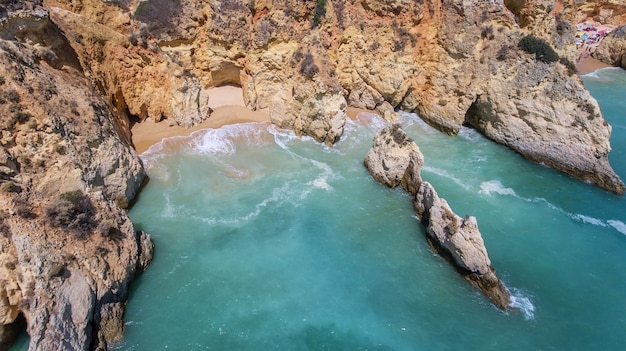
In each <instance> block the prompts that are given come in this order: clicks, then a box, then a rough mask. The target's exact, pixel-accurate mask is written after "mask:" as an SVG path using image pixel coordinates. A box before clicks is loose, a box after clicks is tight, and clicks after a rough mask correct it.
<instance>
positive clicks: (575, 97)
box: [465, 62, 624, 194]
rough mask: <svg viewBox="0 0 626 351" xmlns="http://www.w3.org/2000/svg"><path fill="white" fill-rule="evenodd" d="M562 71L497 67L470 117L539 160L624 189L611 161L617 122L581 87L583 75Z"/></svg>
mask: <svg viewBox="0 0 626 351" xmlns="http://www.w3.org/2000/svg"><path fill="white" fill-rule="evenodd" d="M522 67H524V68H523V70H522ZM560 70H561V68H560V67H558V66H555V65H549V64H545V63H542V62H533V65H528V64H527V63H523V62H510V63H509V64H508V65H500V66H498V67H494V74H493V75H492V78H491V80H490V81H489V82H488V86H487V87H486V89H485V91H484V92H483V93H482V94H479V95H478V96H477V98H476V101H475V102H474V103H473V104H472V106H470V108H469V109H468V111H467V114H466V116H465V121H466V122H468V123H470V124H471V125H473V126H474V127H476V128H477V129H478V130H479V131H480V132H482V133H483V134H485V135H486V136H487V137H489V138H491V139H493V140H495V141H497V142H498V143H500V144H503V145H506V146H508V147H510V148H511V149H513V150H515V151H517V152H519V153H520V154H521V155H522V156H524V157H526V158H528V159H530V160H532V161H534V162H538V163H543V164H545V165H547V166H549V167H552V168H554V169H557V170H559V171H562V172H564V173H567V174H570V175H572V176H574V177H576V178H579V179H583V180H585V181H588V182H591V183H593V184H596V185H598V186H600V187H601V188H604V189H606V190H609V191H612V192H615V193H617V194H623V193H624V183H623V182H622V181H621V180H620V178H619V176H618V175H617V174H616V173H615V172H614V171H613V169H612V168H611V166H610V164H609V162H608V153H609V151H610V150H611V146H610V144H609V137H610V134H611V127H610V126H609V125H608V124H607V123H606V121H604V119H603V118H602V115H601V112H600V108H599V106H598V104H597V102H596V101H595V99H593V98H592V97H591V96H590V94H589V93H588V92H587V91H586V90H580V89H579V88H578V85H579V84H580V83H579V78H578V77H576V76H567V75H562V74H558V71H560ZM548 77H550V79H548ZM508 87H513V88H508Z"/></svg>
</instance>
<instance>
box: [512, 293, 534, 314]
mask: <svg viewBox="0 0 626 351" xmlns="http://www.w3.org/2000/svg"><path fill="white" fill-rule="evenodd" d="M509 306H510V307H511V308H515V309H518V310H520V311H521V312H522V314H523V315H524V319H526V320H531V319H535V305H533V303H532V301H531V300H530V298H529V297H527V296H525V295H524V294H523V293H522V292H521V291H519V290H517V289H514V290H513V291H512V292H511V303H510V304H509Z"/></svg>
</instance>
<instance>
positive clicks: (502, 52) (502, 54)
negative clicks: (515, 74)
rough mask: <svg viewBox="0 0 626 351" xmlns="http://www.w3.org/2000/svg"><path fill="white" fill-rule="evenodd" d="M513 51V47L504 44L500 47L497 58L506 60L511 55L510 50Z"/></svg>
mask: <svg viewBox="0 0 626 351" xmlns="http://www.w3.org/2000/svg"><path fill="white" fill-rule="evenodd" d="M510 51H511V47H510V46H508V45H506V44H504V45H502V46H501V47H500V49H498V53H497V54H496V60H498V61H504V60H506V58H507V57H508V56H509V52H510Z"/></svg>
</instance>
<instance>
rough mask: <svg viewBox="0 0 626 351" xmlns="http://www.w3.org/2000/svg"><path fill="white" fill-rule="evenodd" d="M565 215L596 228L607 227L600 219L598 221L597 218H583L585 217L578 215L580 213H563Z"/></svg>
mask: <svg viewBox="0 0 626 351" xmlns="http://www.w3.org/2000/svg"><path fill="white" fill-rule="evenodd" d="M564 212H565V211H564ZM565 213H566V214H567V216H568V217H570V218H572V219H575V220H577V221H580V222H583V223H587V224H592V225H597V226H600V227H608V226H609V225H608V223H606V222H605V221H603V220H601V219H598V218H593V217H589V216H585V215H583V214H580V213H569V212H565Z"/></svg>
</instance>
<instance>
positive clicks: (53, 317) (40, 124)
mask: <svg viewBox="0 0 626 351" xmlns="http://www.w3.org/2000/svg"><path fill="white" fill-rule="evenodd" d="M20 5H24V4H20ZM27 5H32V4H27ZM12 10H15V11H16V12H12V13H10V14H6V16H7V17H5V18H3V19H2V21H1V22H0V24H1V25H2V29H3V30H2V32H1V34H0V37H1V39H0V125H1V130H2V132H1V134H0V335H2V338H3V339H2V340H1V343H0V344H3V345H6V344H8V343H9V342H10V340H7V339H5V338H8V337H9V333H6V332H9V331H11V329H14V328H13V326H14V323H16V321H18V322H19V320H20V318H21V317H20V316H23V319H25V321H26V325H27V331H28V334H29V335H30V338H31V341H30V346H29V350H94V349H99V350H104V349H106V348H107V345H108V344H110V343H112V342H116V341H120V340H121V338H122V333H123V326H124V324H123V321H122V319H121V317H122V315H123V310H124V306H125V303H126V299H127V296H128V288H129V284H130V282H131V280H132V279H133V278H134V277H135V275H136V274H137V273H139V272H140V271H141V270H142V269H143V268H145V266H146V265H147V264H148V262H149V261H150V259H151V257H152V243H151V241H150V238H149V236H148V235H147V234H145V233H142V232H135V229H134V227H133V224H132V223H131V221H130V219H129V218H128V216H127V215H126V212H125V210H124V209H123V208H125V207H127V206H128V204H129V203H130V202H131V201H132V199H133V198H134V196H135V195H136V193H137V191H138V189H139V187H140V185H141V183H142V181H143V180H144V178H145V174H144V170H143V167H142V164H141V161H140V160H139V158H138V156H137V153H136V152H135V151H134V150H133V148H132V146H131V144H130V142H129V141H128V139H127V138H126V133H125V131H124V125H123V121H119V120H117V119H115V118H114V116H113V115H112V114H111V113H110V112H109V107H108V106H107V103H106V102H105V101H104V100H103V99H102V98H101V96H100V92H99V91H98V90H97V89H96V88H94V86H93V85H92V84H91V83H90V81H89V80H88V79H86V78H85V73H84V71H83V70H82V68H81V65H80V64H79V59H78V57H77V55H76V54H75V53H74V51H73V50H72V49H71V46H70V45H69V43H68V41H67V40H66V38H65V36H64V35H63V34H62V32H61V31H60V30H59V28H58V27H57V26H56V25H54V23H52V22H51V21H50V18H49V16H48V12H47V11H45V10H44V9H42V8H37V7H34V6H33V7H31V8H26V9H25V8H24V7H22V8H21V9H20V8H17V6H16V8H13V9H12ZM22 327H23V326H22Z"/></svg>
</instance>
